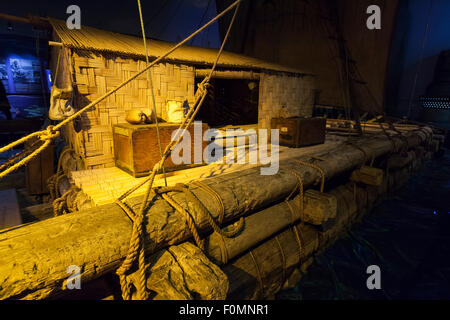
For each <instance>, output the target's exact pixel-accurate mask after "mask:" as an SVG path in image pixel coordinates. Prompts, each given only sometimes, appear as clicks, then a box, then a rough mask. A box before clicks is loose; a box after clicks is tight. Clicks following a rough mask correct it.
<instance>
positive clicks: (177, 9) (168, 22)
mask: <svg viewBox="0 0 450 320" xmlns="http://www.w3.org/2000/svg"><path fill="white" fill-rule="evenodd" d="M181 3H183V0H179V1H178V3H177V7H176V8H175V12H174V14H173V15H172V18H173V19H167V20H168V21H167V23H166V25H165V26H164V27H163V28H162V29H161V31H160V32H159V34H158V38H161V37H162V35H163V34H164V33H165V32H166V29H167V28H168V27H169V25H170V23H171V22H172V21H173V20H175V19H174V18H175V17H176V15H177V14H178V11H179V10H180V7H181Z"/></svg>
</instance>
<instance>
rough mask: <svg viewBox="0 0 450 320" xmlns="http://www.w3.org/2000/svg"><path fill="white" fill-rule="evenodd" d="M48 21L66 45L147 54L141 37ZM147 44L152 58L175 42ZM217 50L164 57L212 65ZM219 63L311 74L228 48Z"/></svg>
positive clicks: (194, 49)
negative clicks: (70, 27)
mask: <svg viewBox="0 0 450 320" xmlns="http://www.w3.org/2000/svg"><path fill="white" fill-rule="evenodd" d="M49 22H50V24H51V25H52V27H53V29H54V31H55V32H56V34H57V35H58V37H59V38H60V41H61V42H62V43H63V45H64V46H66V47H69V48H74V49H83V50H88V51H94V52H101V53H111V54H116V55H120V56H131V57H137V58H142V57H145V50H144V44H143V42H142V38H139V37H135V36H129V35H124V34H120V33H115V32H111V31H106V30H101V29H96V28H92V27H87V26H82V27H81V29H79V30H77V29H74V30H70V29H69V28H67V26H66V22H65V21H62V20H56V19H51V18H49ZM147 45H148V50H149V56H150V58H157V57H159V56H161V55H163V54H164V53H165V52H167V51H168V50H169V49H170V48H172V47H173V46H174V43H171V42H166V41H160V40H154V39H148V42H147ZM217 51H218V50H217V49H209V48H202V47H197V46H189V45H184V46H182V47H181V48H179V49H177V50H176V51H175V52H173V53H171V54H170V55H169V56H168V57H167V58H166V59H165V60H166V61H173V62H179V63H182V62H184V63H189V64H195V65H212V64H213V63H214V61H215V59H216V55H217ZM218 67H228V68H243V69H251V70H267V71H278V72H280V71H281V72H288V73H295V74H310V73H309V72H303V71H301V70H297V69H294V68H290V67H286V66H282V65H278V64H274V63H270V62H266V61H263V60H260V59H256V58H252V57H248V56H244V55H240V54H236V53H232V52H226V51H224V52H223V53H222V55H221V57H220V60H219V63H218Z"/></svg>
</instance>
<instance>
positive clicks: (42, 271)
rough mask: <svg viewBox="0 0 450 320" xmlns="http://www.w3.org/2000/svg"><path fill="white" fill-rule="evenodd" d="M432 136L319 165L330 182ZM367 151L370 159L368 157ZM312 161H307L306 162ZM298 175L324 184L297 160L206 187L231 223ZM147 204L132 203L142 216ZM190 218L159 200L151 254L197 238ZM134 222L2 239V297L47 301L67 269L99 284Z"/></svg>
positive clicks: (47, 229)
mask: <svg viewBox="0 0 450 320" xmlns="http://www.w3.org/2000/svg"><path fill="white" fill-rule="evenodd" d="M431 137H432V131H431V129H428V128H422V129H421V130H417V131H414V132H410V133H409V134H408V136H407V138H406V139H401V138H397V137H393V138H392V141H390V140H388V139H386V137H385V136H383V135H380V136H378V137H374V136H372V137H370V138H366V139H361V142H362V143H363V144H360V145H359V146H358V147H355V146H354V145H352V144H347V145H346V144H343V145H342V146H339V148H338V150H337V152H333V153H330V154H328V155H326V157H324V161H320V163H319V164H320V167H321V168H322V169H323V170H324V171H325V174H326V178H327V179H329V178H331V177H333V176H335V175H337V174H339V173H343V172H347V171H350V170H352V169H354V168H356V167H358V166H360V165H361V163H362V162H363V161H364V160H365V159H367V158H378V157H380V156H383V155H386V154H387V153H389V152H392V151H393V148H394V146H395V147H396V148H400V147H402V146H404V144H406V141H407V142H408V145H409V147H414V146H418V145H420V144H422V143H424V142H426V141H430V140H431ZM361 149H363V150H364V152H362V151H361ZM303 160H305V159H303ZM292 172H296V173H297V174H298V175H300V176H301V177H302V179H303V183H304V185H305V187H307V186H308V185H311V184H312V183H314V182H315V181H316V179H317V178H319V173H318V172H317V171H316V170H315V169H313V168H310V167H305V166H300V165H299V164H298V163H296V162H295V161H292V160H287V161H280V170H279V173H278V174H276V175H273V176H264V175H261V174H260V168H250V169H248V170H244V171H241V172H236V173H231V174H228V175H224V176H217V177H213V178H211V179H208V180H206V181H207V182H208V184H209V185H210V186H212V187H213V188H214V189H215V190H216V191H217V192H218V193H219V194H220V196H221V197H222V199H223V202H224V206H225V212H224V221H225V222H230V221H232V220H234V219H236V218H238V217H240V216H242V215H245V214H248V213H251V212H255V211H256V210H261V209H263V208H266V207H268V206H270V205H273V204H274V203H276V202H277V201H280V200H284V199H285V198H286V196H287V195H288V194H289V193H290V192H291V191H292V190H293V189H294V188H295V187H296V184H297V178H296V177H295V176H294V175H293V173H292ZM190 187H192V190H193V192H194V193H195V194H196V196H197V198H198V199H199V200H200V201H201V202H202V203H203V204H204V205H205V206H206V208H207V209H208V210H209V211H210V212H211V213H212V214H213V215H214V214H216V212H217V211H218V210H217V207H218V204H217V203H216V202H215V201H216V200H215V199H214V198H213V197H211V195H210V194H209V193H206V192H205V191H203V190H201V189H196V188H195V186H190ZM173 197H174V199H175V200H176V201H177V202H178V203H180V204H184V203H185V196H184V195H183V194H173ZM141 201H142V197H135V198H131V199H130V200H129V201H128V204H129V205H130V206H131V207H133V208H134V209H138V207H139V206H140V202H141ZM191 209H192V208H189V212H191V214H192V215H193V217H194V219H195V221H196V224H197V228H198V230H199V231H200V233H201V234H205V233H207V232H210V231H211V227H210V226H209V224H208V222H207V219H206V218H205V217H203V216H197V214H196V212H193V211H192V210H191ZM182 221H184V217H183V215H182V214H181V213H179V212H177V211H175V210H174V209H173V208H172V207H171V206H170V205H169V204H168V203H167V202H166V201H164V200H161V199H154V200H153V201H152V202H151V204H150V205H149V210H148V211H147V212H146V220H145V222H146V226H145V231H146V238H145V239H146V246H145V247H146V250H147V253H148V254H150V253H153V252H156V251H157V250H159V249H161V248H163V247H166V246H169V245H173V244H177V243H181V242H183V241H186V240H187V239H189V238H190V237H191V234H190V231H189V229H188V227H187V225H186V224H185V223H184V222H183V223H180V222H182ZM131 230H132V223H131V221H130V220H129V219H128V217H127V216H126V215H125V214H124V212H123V211H122V210H121V209H120V208H119V207H118V206H117V205H115V204H110V205H104V206H101V207H97V208H93V209H89V210H84V211H80V212H76V213H73V214H69V215H65V216H60V217H56V218H53V219H48V220H46V221H42V222H38V223H35V224H31V225H23V226H20V227H17V228H14V229H10V230H6V231H3V232H2V233H0V298H2V299H6V298H14V299H42V298H46V297H49V296H51V295H52V294H54V293H57V292H58V291H61V290H63V289H64V288H65V281H66V280H67V277H68V273H67V271H66V270H67V267H68V266H70V265H77V266H79V267H80V268H81V270H82V274H81V279H82V281H89V280H92V279H95V278H97V277H99V276H101V275H103V274H106V273H108V272H111V271H113V270H115V269H116V268H117V267H118V266H119V265H120V263H121V261H122V260H123V259H124V257H125V255H126V252H127V250H128V244H129V237H130V235H131Z"/></svg>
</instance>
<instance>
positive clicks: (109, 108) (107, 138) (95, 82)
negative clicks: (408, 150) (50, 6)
mask: <svg viewBox="0 0 450 320" xmlns="http://www.w3.org/2000/svg"><path fill="white" fill-rule="evenodd" d="M64 50H65V51H66V50H67V49H64ZM52 57H53V59H52V61H55V60H56V57H57V54H56V52H54V54H53V55H52ZM52 65H53V67H52V69H53V72H55V65H56V63H54V62H53V64H52ZM144 68H145V61H144V60H136V59H131V58H121V57H117V56H107V55H103V54H95V53H92V52H87V51H83V50H73V51H71V52H68V54H67V55H66V56H65V58H64V59H63V58H61V60H60V66H59V70H60V71H59V72H60V73H62V74H63V75H60V76H58V81H57V84H58V83H59V85H58V86H63V85H67V83H68V82H70V77H71V76H72V77H73V78H74V81H75V83H76V86H77V89H78V92H77V93H76V94H75V97H74V98H75V106H76V107H77V108H81V107H83V106H85V105H87V104H88V103H90V102H91V101H93V100H95V99H96V98H98V97H100V96H101V95H103V94H104V93H106V92H108V91H109V90H111V89H113V88H115V87H117V86H118V85H119V84H120V83H121V82H123V81H124V80H126V79H128V78H129V77H131V76H132V75H134V74H136V73H137V72H138V71H139V70H142V69H144ZM151 70H152V71H151V74H152V81H153V87H154V94H155V100H156V109H157V113H158V116H159V117H160V118H162V119H166V116H167V115H166V110H165V105H166V103H167V100H178V101H185V100H187V101H188V103H189V104H192V103H193V101H194V78H195V68H194V67H193V66H188V65H181V64H172V63H160V64H157V65H156V66H154V67H153V68H152V69H151ZM53 74H54V73H53ZM313 79H314V78H313V77H311V76H302V77H299V76H287V75H284V76H279V75H270V74H265V73H262V72H261V78H260V92H259V111H258V113H259V121H258V122H259V127H260V128H270V120H271V118H273V117H279V116H300V115H302V116H311V115H312V108H313V96H314V94H313V89H314V82H313ZM283 106H284V107H283ZM151 108H152V99H151V91H150V89H149V84H148V82H147V74H146V73H144V74H143V75H141V76H139V77H138V78H137V79H135V80H134V81H132V82H131V83H129V84H127V85H126V86H125V87H123V88H121V89H120V90H119V91H118V92H116V93H115V94H113V95H111V96H109V97H108V98H106V99H105V100H104V101H102V102H101V103H99V104H98V105H97V107H95V108H92V110H90V111H88V112H85V113H84V114H83V115H82V116H81V121H80V122H81V130H80V131H79V132H76V131H75V130H74V126H73V124H72V123H71V124H69V125H68V126H66V128H65V129H64V136H65V138H66V141H67V142H68V144H69V145H70V146H72V148H73V149H74V150H75V152H76V153H77V154H79V155H80V156H81V157H82V158H83V160H84V162H85V165H86V168H88V169H96V168H107V167H112V166H114V150H113V141H112V125H114V124H117V123H123V122H125V116H126V113H127V111H128V110H130V109H140V110H142V111H144V112H148V113H150V109H151Z"/></svg>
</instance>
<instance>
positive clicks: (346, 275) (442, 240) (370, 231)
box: [277, 150, 450, 300]
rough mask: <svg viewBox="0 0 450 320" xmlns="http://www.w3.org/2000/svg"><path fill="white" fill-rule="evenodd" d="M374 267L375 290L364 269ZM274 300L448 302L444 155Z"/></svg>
mask: <svg viewBox="0 0 450 320" xmlns="http://www.w3.org/2000/svg"><path fill="white" fill-rule="evenodd" d="M370 265H378V266H379V267H380V271H381V289H380V290H369V289H368V288H367V285H366V281H367V278H368V277H369V276H370V274H367V273H366V269H367V267H368V266H370ZM277 298H278V299H304V300H310V299H329V300H343V299H369V300H375V299H376V300H379V299H450V151H448V150H447V152H446V154H445V155H444V157H442V158H439V159H434V160H432V161H430V162H428V163H427V164H426V165H425V167H424V168H423V169H422V170H421V171H420V172H418V173H416V174H415V175H414V176H413V177H412V178H411V179H410V180H409V182H408V183H407V184H406V185H405V186H404V187H403V188H401V189H400V190H398V191H396V192H394V193H392V194H390V195H389V196H388V197H387V198H386V200H385V201H383V202H382V203H381V204H380V205H379V206H378V207H376V208H374V209H373V210H372V212H370V213H369V214H367V215H366V216H365V218H364V219H363V221H362V223H360V224H358V225H355V226H354V227H353V229H352V230H351V231H350V232H349V233H347V234H346V235H345V237H344V238H342V239H341V240H339V241H338V242H336V244H335V245H334V246H333V247H332V248H329V249H328V250H327V251H326V252H325V253H324V254H323V255H322V256H320V257H319V258H318V259H317V260H316V261H315V262H314V263H313V264H312V265H311V266H310V267H309V269H308V273H307V275H305V276H304V277H303V279H302V280H301V281H300V283H299V285H298V286H297V287H296V288H295V289H293V290H288V291H283V292H280V293H279V294H278V296H277Z"/></svg>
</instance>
